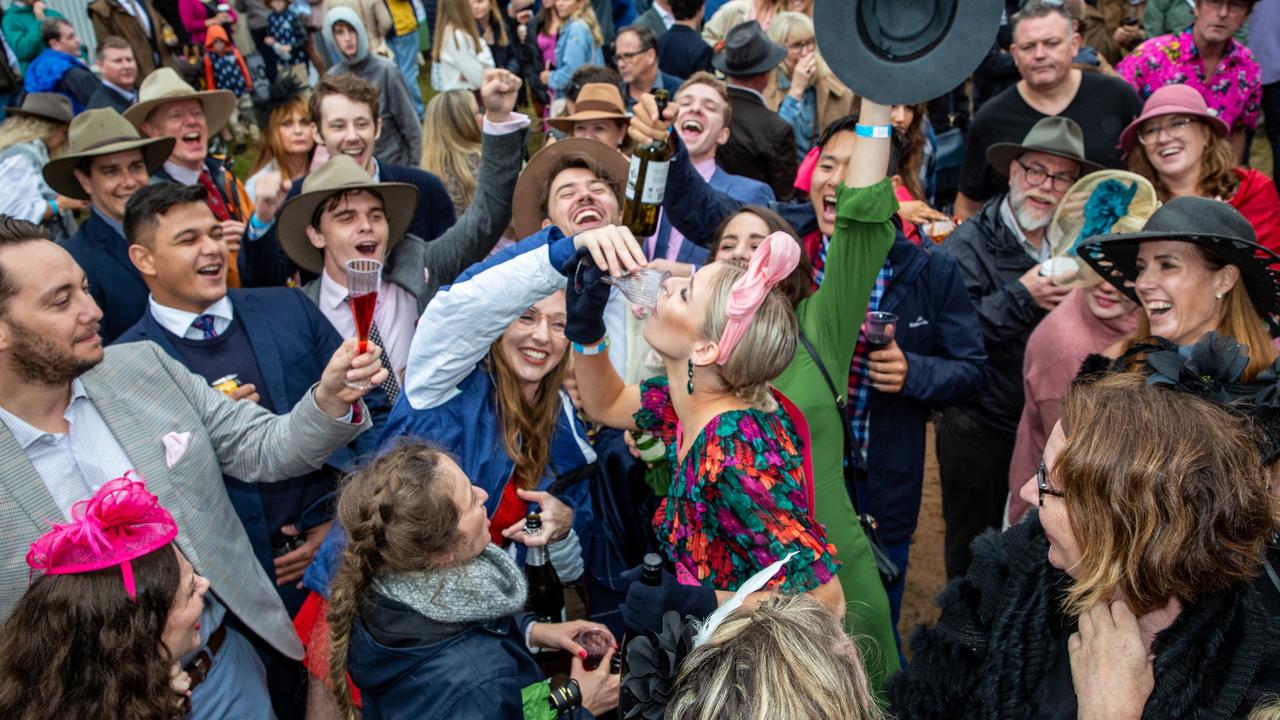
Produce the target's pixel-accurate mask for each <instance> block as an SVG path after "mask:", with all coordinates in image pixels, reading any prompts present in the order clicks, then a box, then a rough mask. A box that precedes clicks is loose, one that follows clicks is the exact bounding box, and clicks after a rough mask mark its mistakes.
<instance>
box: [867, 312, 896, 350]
mask: <svg viewBox="0 0 1280 720" xmlns="http://www.w3.org/2000/svg"><path fill="white" fill-rule="evenodd" d="M897 328H898V316H897V315H894V314H893V313H891V312H880V311H878V310H872V311H870V312H868V313H867V319H866V321H865V322H863V323H862V331H863V332H864V333H866V335H867V343H869V344H870V345H871V350H872V351H875V350H881V349H883V348H884V347H885V346H887V345H888V344H889V343H891V342H893V335H894V332H895V331H896V330H897Z"/></svg>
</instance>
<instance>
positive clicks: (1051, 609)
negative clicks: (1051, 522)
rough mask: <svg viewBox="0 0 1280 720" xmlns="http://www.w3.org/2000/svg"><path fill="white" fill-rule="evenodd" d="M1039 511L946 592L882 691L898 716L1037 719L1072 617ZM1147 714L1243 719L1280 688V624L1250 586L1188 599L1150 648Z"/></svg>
mask: <svg viewBox="0 0 1280 720" xmlns="http://www.w3.org/2000/svg"><path fill="white" fill-rule="evenodd" d="M1047 552H1048V542H1047V541H1046V540H1045V535H1044V530H1043V529H1042V528H1041V525H1040V520H1039V517H1038V516H1036V515H1033V516H1032V517H1030V518H1028V519H1027V520H1025V521H1024V522H1022V523H1020V524H1018V525H1015V526H1014V527H1013V528H1011V529H1010V530H1008V531H1007V532H1005V533H1004V534H999V533H996V532H994V531H992V532H988V533H987V534H985V535H983V536H982V537H980V538H979V539H978V540H977V541H975V543H974V546H973V555H974V558H973V565H972V566H970V568H969V572H968V573H967V574H966V575H965V576H964V577H962V578H957V579H955V580H953V581H952V582H951V584H949V585H948V586H947V589H946V590H945V591H943V593H942V595H941V596H939V598H938V604H939V605H940V606H941V608H942V617H941V618H940V619H939V620H938V624H937V625H935V626H934V627H932V628H923V627H921V628H920V629H918V630H917V631H916V632H915V634H914V636H913V637H912V639H911V648H912V650H913V654H912V656H911V664H910V665H909V666H908V667H907V669H906V670H904V671H902V672H901V673H899V674H898V675H896V676H894V677H893V678H891V679H890V680H889V684H888V686H887V688H886V690H887V693H888V695H889V701H890V706H891V710H892V711H893V713H894V715H895V716H896V717H897V718H898V720H921V719H924V718H946V719H947V720H968V719H970V718H973V719H977V718H999V719H1000V720H1015V719H1019V718H1027V719H1028V720H1033V719H1034V718H1036V717H1038V715H1037V713H1038V712H1039V710H1040V708H1039V703H1038V702H1037V700H1036V695H1037V693H1038V692H1039V691H1040V690H1041V682H1042V681H1043V680H1044V679H1045V677H1046V675H1047V674H1048V673H1049V671H1050V669H1051V668H1052V667H1053V665H1054V663H1055V661H1058V662H1060V658H1061V657H1062V653H1063V647H1064V646H1065V644H1066V642H1067V638H1068V637H1070V635H1071V633H1073V632H1075V625H1074V622H1073V621H1071V620H1069V619H1067V618H1066V617H1064V616H1063V614H1062V612H1061V610H1060V607H1061V599H1062V596H1063V593H1064V592H1065V591H1066V589H1067V587H1068V585H1069V583H1070V578H1069V577H1068V576H1067V575H1066V574H1065V573H1063V572H1062V571H1060V570H1057V569H1055V568H1054V567H1053V566H1051V565H1050V564H1049V562H1048V560H1047V558H1046V553H1047ZM1152 649H1153V650H1154V652H1155V662H1154V675H1155V689H1154V690H1152V692H1151V696H1150V697H1149V698H1148V699H1147V705H1146V709H1145V710H1144V712H1143V715H1142V716H1143V718H1144V719H1147V720H1157V719H1162V720H1163V719H1168V718H1196V720H1228V719H1229V718H1244V717H1245V716H1247V715H1248V714H1249V711H1250V710H1252V709H1253V708H1254V707H1255V706H1256V705H1258V704H1259V703H1260V702H1262V701H1263V700H1264V699H1266V698H1268V697H1270V696H1274V695H1276V694H1277V693H1278V692H1280V629H1278V628H1277V627H1276V626H1272V625H1269V624H1268V616H1267V612H1266V610H1265V609H1264V608H1263V606H1262V603H1261V601H1260V600H1259V598H1258V593H1257V591H1256V590H1255V589H1253V588H1252V587H1250V586H1249V585H1245V584H1241V585H1237V586H1236V587H1233V588H1230V589H1228V590H1224V591H1221V592H1218V593H1215V594H1213V595H1210V596H1208V597H1205V598H1202V599H1201V600H1199V601H1197V602H1195V603H1191V604H1188V605H1186V606H1185V607H1184V608H1183V610H1182V614H1181V615H1179V616H1178V618H1177V620H1175V621H1174V623H1173V625H1171V626H1169V628H1168V629H1166V630H1165V631H1163V632H1161V633H1160V634H1159V635H1158V636H1157V638H1156V643H1155V645H1154V647H1153V648H1152Z"/></svg>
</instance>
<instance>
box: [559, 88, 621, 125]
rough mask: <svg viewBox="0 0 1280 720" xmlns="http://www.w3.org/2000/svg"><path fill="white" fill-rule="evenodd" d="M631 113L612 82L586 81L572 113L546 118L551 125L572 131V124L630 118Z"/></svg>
mask: <svg viewBox="0 0 1280 720" xmlns="http://www.w3.org/2000/svg"><path fill="white" fill-rule="evenodd" d="M630 119H631V113H629V112H627V106H626V105H625V104H624V103H623V102H622V93H621V92H620V91H619V90H618V86H617V85H614V84H612V83H587V84H586V85H583V86H582V90H580V91H579V92H578V101H577V102H575V103H574V104H573V114H572V115H566V116H564V117H555V118H551V119H549V120H547V124H548V125H550V126H551V127H553V128H555V129H557V130H560V131H563V132H567V133H572V132H573V124H574V123H576V122H585V121H587V120H622V121H626V120H630Z"/></svg>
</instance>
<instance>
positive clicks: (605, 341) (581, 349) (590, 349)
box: [573, 335, 609, 355]
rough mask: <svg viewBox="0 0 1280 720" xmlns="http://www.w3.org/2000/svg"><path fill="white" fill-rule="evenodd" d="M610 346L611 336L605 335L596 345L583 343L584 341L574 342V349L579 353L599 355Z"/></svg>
mask: <svg viewBox="0 0 1280 720" xmlns="http://www.w3.org/2000/svg"><path fill="white" fill-rule="evenodd" d="M608 347H609V336H608V335H605V336H604V337H602V338H600V342H598V343H596V344H595V345H583V344H582V343H577V342H575V343H573V351H574V352H576V353H578V354H579V355H599V354H600V353H602V352H604V351H605V349H606V348H608Z"/></svg>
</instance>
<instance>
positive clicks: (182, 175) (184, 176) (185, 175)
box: [164, 160, 204, 185]
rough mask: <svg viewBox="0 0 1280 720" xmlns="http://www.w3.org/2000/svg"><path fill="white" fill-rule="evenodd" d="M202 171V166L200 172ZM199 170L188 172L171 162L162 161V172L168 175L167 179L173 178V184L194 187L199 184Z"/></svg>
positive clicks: (186, 169) (188, 170)
mask: <svg viewBox="0 0 1280 720" xmlns="http://www.w3.org/2000/svg"><path fill="white" fill-rule="evenodd" d="M203 169H204V167H203V166H202V167H201V168H200V170H203ZM200 170H190V169H188V168H185V167H182V166H181V165H179V164H177V163H175V162H173V161H172V160H165V161H164V171H165V172H167V173H169V177H171V178H173V180H174V182H176V183H180V184H182V185H195V184H196V183H198V182H200Z"/></svg>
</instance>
